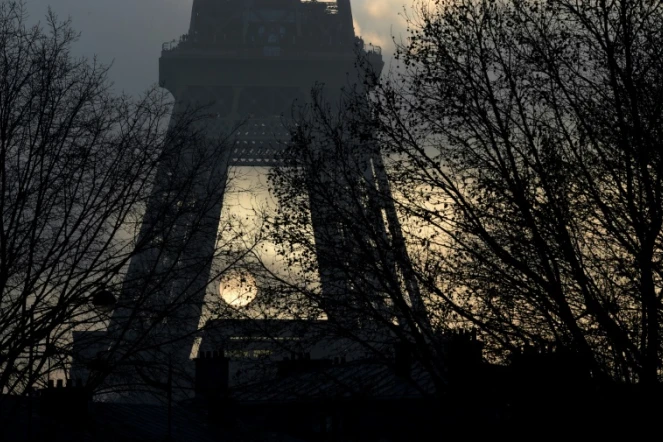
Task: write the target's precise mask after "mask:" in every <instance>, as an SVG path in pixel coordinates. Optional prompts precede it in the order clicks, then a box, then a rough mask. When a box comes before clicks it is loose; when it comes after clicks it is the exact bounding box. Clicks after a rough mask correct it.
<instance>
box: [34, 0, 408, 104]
mask: <svg viewBox="0 0 663 442" xmlns="http://www.w3.org/2000/svg"><path fill="white" fill-rule="evenodd" d="M192 1H193V0H26V3H27V7H28V12H29V14H30V19H31V21H37V20H43V17H44V15H45V14H46V11H47V8H48V6H49V5H50V6H51V7H52V9H53V11H54V12H56V13H57V14H58V15H59V16H60V18H63V19H64V18H67V17H69V16H70V17H71V18H72V20H73V25H74V28H75V29H76V30H78V31H80V32H81V33H82V36H81V40H80V42H79V44H78V45H77V48H76V49H77V52H78V53H79V54H83V55H86V56H92V55H95V54H96V55H97V56H98V57H99V59H100V60H101V61H102V62H104V63H110V62H111V61H112V62H113V68H112V70H111V72H110V76H111V79H112V80H113V81H114V82H115V84H116V86H117V87H118V88H119V89H120V90H124V91H126V92H128V93H132V94H135V93H139V92H140V91H143V90H145V89H147V88H148V87H149V86H150V85H152V84H154V83H156V82H157V81H158V59H159V54H160V51H161V44H162V43H163V42H165V41H169V40H173V39H175V38H178V37H179V36H180V35H182V34H185V33H186V32H187V31H188V27H189V19H190V15H191V3H192ZM412 1H413V0H353V2H352V6H353V12H354V16H355V31H356V32H357V33H358V34H360V35H362V36H363V37H364V40H366V42H367V43H373V44H376V45H379V46H382V47H383V49H384V50H385V52H386V53H387V55H388V54H389V52H391V48H392V46H393V44H392V43H391V37H390V35H392V34H394V35H402V34H403V31H404V29H405V26H404V22H403V18H402V11H403V5H404V4H405V3H408V4H411V3H412Z"/></svg>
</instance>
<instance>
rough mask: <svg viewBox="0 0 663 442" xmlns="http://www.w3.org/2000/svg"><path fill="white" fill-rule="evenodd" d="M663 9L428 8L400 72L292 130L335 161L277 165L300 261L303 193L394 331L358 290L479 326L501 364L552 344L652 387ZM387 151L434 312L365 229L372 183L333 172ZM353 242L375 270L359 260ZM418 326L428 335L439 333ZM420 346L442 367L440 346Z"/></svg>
mask: <svg viewBox="0 0 663 442" xmlns="http://www.w3.org/2000/svg"><path fill="white" fill-rule="evenodd" d="M662 18H663V10H662V9H661V5H660V4H659V3H658V2H637V1H631V0H623V1H615V2H602V1H595V2H594V1H589V2H568V1H565V0H553V1H548V2H545V3H541V2H538V1H521V0H518V1H474V0H467V1H450V2H443V1H440V2H435V3H434V4H432V5H431V4H429V3H428V2H421V3H418V4H417V6H416V7H415V9H414V12H413V13H412V14H411V15H410V16H409V17H408V20H409V25H410V27H409V29H410V31H409V32H410V34H409V38H408V40H407V41H406V42H405V43H402V44H399V45H398V50H397V56H396V58H397V60H399V61H400V62H401V66H400V67H399V69H397V70H395V71H394V72H392V73H391V75H389V76H387V77H386V78H384V79H382V81H378V79H377V78H375V76H373V78H371V76H370V72H369V77H368V78H369V81H370V82H372V83H374V84H376V88H375V89H374V92H373V93H372V94H370V96H368V97H366V94H360V95H361V96H359V97H357V99H356V100H354V105H350V109H351V111H350V112H347V113H344V114H343V115H340V116H335V115H333V113H330V112H329V111H328V108H326V107H325V105H324V104H323V105H319V106H314V108H313V112H312V115H313V116H309V117H307V118H308V119H304V120H301V119H300V120H301V122H300V124H299V127H295V128H294V134H295V140H294V141H295V143H294V145H295V147H293V149H294V151H295V154H296V155H293V158H300V160H298V161H300V163H299V164H300V165H301V164H302V163H306V162H308V163H315V161H317V160H316V158H317V157H316V155H317V156H318V157H319V152H320V151H321V149H320V146H321V144H323V145H324V149H326V150H327V153H326V154H325V155H327V160H326V163H324V164H323V162H319V163H318V164H320V167H318V168H317V169H315V168H314V169H313V170H316V173H314V174H308V175H305V174H303V173H302V172H301V170H305V168H302V167H299V168H297V167H294V168H288V167H283V168H281V169H277V170H276V172H275V183H277V184H278V187H280V188H281V189H289V190H284V191H282V193H281V195H280V201H281V202H282V203H283V204H285V205H286V206H288V205H289V209H288V210H285V211H283V212H281V213H280V214H279V216H278V217H277V223H276V224H275V226H276V227H277V228H278V229H277V232H278V237H279V240H280V241H281V243H282V244H286V245H288V246H289V247H295V248H296V247H299V248H302V249H303V250H305V251H307V252H308V254H305V255H304V257H303V264H302V265H300V266H299V267H300V268H303V269H305V270H306V271H310V272H314V271H315V270H316V268H315V265H314V264H312V263H314V257H313V252H314V251H315V242H314V239H313V238H311V236H310V235H307V227H306V226H308V225H309V224H310V221H309V220H308V219H307V216H306V210H307V209H308V206H307V204H308V203H307V202H306V201H307V200H306V196H304V195H301V189H303V188H306V189H308V191H309V193H311V194H312V196H311V198H326V202H327V204H328V205H329V207H331V209H330V211H331V212H333V213H334V215H335V216H337V220H336V222H337V223H339V224H340V225H343V226H344V232H345V234H346V236H349V237H352V238H354V239H353V240H352V241H351V242H349V243H347V247H345V248H341V249H339V250H338V256H337V260H336V262H337V264H338V267H339V268H340V269H344V272H345V276H347V277H349V278H350V280H352V281H356V284H355V287H357V291H356V293H355V292H353V293H352V296H351V297H350V299H351V302H350V303H349V305H352V306H357V307H358V308H359V309H360V312H361V313H360V314H361V315H362V316H363V317H365V318H372V320H375V321H378V322H381V323H384V324H387V322H388V321H385V320H384V319H385V316H384V315H383V314H382V312H381V311H380V310H379V309H375V308H374V304H370V303H366V302H364V301H363V300H361V297H362V296H364V297H365V296H368V294H369V293H376V292H377V293H379V294H381V295H380V296H381V297H383V298H385V299H388V300H389V302H387V303H386V305H389V306H390V307H391V308H392V310H390V313H389V315H387V317H395V318H396V321H395V323H399V324H403V323H407V319H408V318H409V317H411V318H419V320H418V321H416V323H417V324H425V322H429V323H431V324H433V329H435V327H437V326H440V327H442V328H444V327H447V326H463V325H465V326H474V327H478V328H479V329H480V330H481V331H482V333H483V339H484V341H485V342H486V345H487V350H488V352H489V353H488V354H489V355H490V356H491V357H493V358H494V360H502V361H504V360H505V358H506V357H507V356H508V354H509V353H511V352H513V351H515V350H517V349H519V348H521V347H522V346H526V345H536V346H539V345H541V346H545V345H559V346H564V347H566V348H570V349H572V350H573V351H574V352H576V354H577V355H578V359H576V362H577V361H580V363H581V365H582V367H584V369H585V370H586V371H587V372H588V373H591V374H592V375H593V376H595V377H596V378H601V379H616V380H621V381H626V382H639V383H642V384H645V385H652V384H655V383H657V382H658V377H659V369H660V352H661V340H660V337H661V336H660V335H661V329H660V321H661V316H660V315H661V312H660V310H661V267H660V255H661V226H662V222H663V210H662V207H663V206H662V203H663V202H662V201H661V189H662V182H661V180H662V179H663V176H662V173H663V169H662V168H663V161H662V158H661V148H660V145H661V133H660V127H661V124H660V123H661V110H662V107H661V94H662V93H663V78H662V77H661V72H663V70H662V69H661V68H662V67H663V66H662V63H663V58H662V54H661V51H660V48H661V43H663V42H662V40H661V38H662V37H663V35H662V34H661V28H660V22H661V19H662ZM350 100H352V99H350ZM364 103H367V104H364ZM309 115H311V114H309ZM348 134H349V135H348ZM357 140H359V141H360V142H357ZM352 146H355V147H352ZM378 147H379V149H380V150H381V152H382V154H383V158H384V167H385V170H387V171H388V174H389V178H390V179H389V182H388V183H385V185H386V184H389V186H390V189H391V193H393V199H394V202H395V204H396V205H397V206H398V208H399V212H400V219H401V223H402V225H403V228H404V231H405V238H404V241H406V242H407V244H408V248H409V251H410V256H411V259H412V272H413V274H414V275H416V280H417V282H418V284H419V287H420V290H421V297H422V299H423V303H424V304H425V306H426V321H424V322H422V321H421V320H420V318H421V315H420V314H418V313H417V312H416V310H415V309H414V308H413V307H412V306H413V304H412V302H411V300H409V298H408V296H406V293H405V292H403V291H402V290H399V287H400V286H399V284H397V283H396V281H397V280H398V277H397V274H390V270H391V269H392V267H390V265H388V263H390V262H392V260H393V257H390V255H392V256H393V254H394V251H395V250H397V246H398V242H399V241H401V239H400V238H397V237H393V236H391V237H389V236H387V237H384V235H382V234H381V233H380V232H373V231H371V227H370V226H371V225H372V224H371V222H370V220H371V217H373V216H375V214H374V212H372V211H371V210H372V209H371V207H370V204H369V202H368V199H367V198H366V192H365V189H364V191H362V185H361V179H354V181H355V183H352V180H342V182H343V183H344V184H343V186H339V187H334V186H333V185H331V186H330V185H329V182H328V181H325V179H324V176H325V173H327V175H329V174H331V175H333V176H344V175H343V174H344V173H345V172H346V171H354V172H352V173H355V175H354V176H355V177H357V176H360V175H357V174H356V171H357V170H363V169H362V165H361V164H359V163H357V162H356V161H348V158H349V157H348V156H347V155H344V154H343V152H344V151H347V150H348V149H356V150H358V151H359V152H358V154H356V155H354V156H351V157H352V158H361V155H362V152H363V151H365V150H366V149H375V148H378ZM324 149H323V150H324ZM362 149H363V151H362ZM329 158H333V160H331V162H330V161H329ZM286 164H287V163H286ZM291 164H292V163H291ZM294 165H297V163H294ZM305 165H306V166H307V167H308V166H309V165H310V164H305ZM348 183H350V184H348ZM334 192H336V193H334ZM391 193H390V192H383V193H382V194H381V197H383V198H388V197H390V194H391ZM341 201H342V202H343V204H339V202H341ZM348 201H349V202H348ZM348 207H354V209H353V210H350V211H348V210H346V209H347V208H348ZM286 226H287V227H286ZM352 254H360V255H361V256H360V258H358V259H357V260H354V261H352V262H353V263H358V262H361V263H363V265H362V266H356V265H351V266H349V265H348V263H349V262H350V261H349V260H348V259H346V258H347V257H348V256H351V255H352ZM371 275H375V276H371ZM374 281H377V282H378V284H379V285H378V286H376V285H375V282H374ZM298 287H300V288H301V287H303V285H302V284H299V285H298ZM307 293H308V292H307ZM309 295H310V296H308V297H309V298H310V299H316V295H315V294H314V293H309ZM357 297H359V300H358V298H357ZM392 329H394V330H400V331H402V330H406V331H407V330H409V331H408V333H412V331H411V330H412V329H411V328H410V329H408V328H407V327H405V328H403V327H398V326H397V327H396V328H393V327H392ZM416 330H421V331H417V332H416V333H421V334H422V337H424V339H421V340H415V341H416V342H430V341H427V339H426V338H425V335H426V333H427V332H426V331H425V330H426V328H425V327H419V328H417V329H416ZM397 333H398V331H397ZM401 333H402V332H401ZM416 333H415V334H416ZM430 335H431V336H434V335H435V333H434V332H433V333H430ZM417 348H418V352H419V354H420V356H421V357H422V359H423V360H429V361H431V366H434V365H435V364H436V363H437V362H439V361H442V360H443V359H444V358H443V357H441V358H429V357H428V356H432V354H431V353H428V354H427V353H426V351H427V350H425V347H422V346H418V347H417ZM436 370H439V369H436Z"/></svg>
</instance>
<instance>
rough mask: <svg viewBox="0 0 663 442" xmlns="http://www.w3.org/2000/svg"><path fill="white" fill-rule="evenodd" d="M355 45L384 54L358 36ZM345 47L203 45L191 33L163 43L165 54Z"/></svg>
mask: <svg viewBox="0 0 663 442" xmlns="http://www.w3.org/2000/svg"><path fill="white" fill-rule="evenodd" d="M355 45H356V46H357V47H358V48H359V49H360V50H364V51H365V52H366V53H368V54H374V55H380V56H381V55H382V48H381V47H380V46H376V45H372V44H370V43H369V44H365V43H364V40H362V39H361V38H359V37H356V40H355ZM344 49H345V48H343V47H339V46H337V45H334V44H333V42H330V44H320V45H318V46H312V45H297V44H293V45H287V46H280V45H250V46H243V47H239V48H238V47H230V46H228V45H221V44H207V45H202V44H199V43H197V42H195V41H192V40H190V39H189V35H188V34H185V35H182V36H181V37H180V39H179V41H178V40H171V41H167V42H165V43H163V45H162V46H161V51H162V53H163V54H167V53H178V52H179V53H188V54H195V53H199V54H210V53H216V54H219V55H237V54H244V55H247V56H259V55H264V56H267V57H268V56H272V57H278V56H281V55H310V54H313V53H317V52H323V53H332V52H346V51H345V50H344Z"/></svg>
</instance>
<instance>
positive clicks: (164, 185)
mask: <svg viewBox="0 0 663 442" xmlns="http://www.w3.org/2000/svg"><path fill="white" fill-rule="evenodd" d="M358 51H360V52H361V53H362V54H363V56H365V57H366V59H368V60H369V62H370V64H371V65H372V66H373V69H374V70H375V72H377V73H379V72H380V71H381V70H382V68H383V66H384V64H383V61H382V55H381V53H380V50H379V48H365V47H364V45H363V41H362V40H361V39H359V38H358V37H356V36H355V34H354V28H353V18H352V11H351V5H350V0H338V1H336V2H317V1H303V0H194V3H193V10H192V17H191V24H190V29H189V33H188V34H186V35H184V36H182V37H181V38H180V39H179V40H178V41H173V42H169V43H165V44H164V46H163V50H162V54H161V58H160V60H159V75H160V77H159V81H160V84H161V86H162V87H164V88H166V89H167V90H168V91H170V92H171V93H172V95H173V96H174V98H175V103H176V104H175V109H176V111H177V110H178V109H179V110H182V109H186V108H190V107H197V106H207V108H206V112H209V113H211V114H212V115H214V116H215V118H213V119H207V120H204V121H205V122H204V127H202V128H201V129H202V130H201V132H202V133H204V134H205V136H206V137H208V138H210V139H213V138H218V137H222V136H223V135H224V134H228V133H230V132H232V131H233V130H234V129H235V128H236V127H238V126H239V130H238V132H237V133H236V137H235V138H234V139H233V143H232V144H229V145H226V147H225V148H224V149H222V151H221V152H216V153H214V154H211V153H208V154H209V155H202V157H204V158H205V164H206V165H209V164H210V162H213V165H212V167H209V168H207V169H206V170H205V171H203V172H201V173H199V174H198V175H197V179H196V182H193V183H187V185H189V186H192V188H194V193H193V197H192V198H189V200H187V201H179V200H177V198H176V197H174V196H173V193H174V192H175V193H176V190H177V185H181V184H182V183H179V184H178V183H177V180H175V184H173V179H172V178H173V176H174V174H177V173H178V170H181V169H182V168H186V167H194V166H192V164H194V163H195V161H193V160H192V158H193V157H194V156H195V155H194V152H193V150H191V149H189V150H187V149H188V148H187V147H186V146H185V147H184V148H183V151H184V154H183V155H176V156H175V158H174V159H173V160H172V161H164V164H163V165H162V166H161V167H160V171H159V174H158V176H157V181H156V185H155V190H154V192H153V196H152V199H151V201H149V203H148V206H147V210H146V215H145V217H144V220H143V225H142V228H141V232H140V235H139V241H141V238H146V237H147V236H149V232H154V231H155V229H156V230H158V225H159V224H160V223H163V221H164V219H165V218H167V217H168V216H169V213H170V212H169V210H170V208H171V206H172V205H173V204H174V201H175V204H176V205H178V206H179V205H183V206H185V207H186V206H187V205H191V206H192V207H198V208H200V207H204V210H203V211H202V213H203V215H202V216H198V217H194V218H191V219H190V220H189V221H188V222H180V223H176V224H177V226H176V227H175V228H170V229H169V231H168V235H169V238H168V241H170V242H171V243H172V242H173V240H175V241H177V240H178V238H179V239H180V240H181V241H183V242H182V244H185V242H184V239H186V240H187V241H186V244H185V245H183V247H182V248H178V247H175V248H174V249H176V252H173V253H174V255H173V256H170V255H169V252H168V251H167V250H166V251H165V252H164V251H163V250H162V249H159V248H155V250H158V251H150V250H151V249H148V250H147V251H146V252H141V253H139V254H137V255H136V256H135V257H134V258H133V260H132V262H131V264H130V268H129V272H128V276H127V282H126V283H125V289H124V291H123V293H122V294H121V297H120V300H119V302H118V306H119V307H118V308H117V309H116V311H115V313H114V314H113V317H112V319H111V322H110V326H109V332H108V337H109V340H110V341H111V342H114V343H117V342H119V341H121V340H123V339H124V340H125V341H127V342H131V336H132V332H128V333H127V332H126V331H123V326H124V324H125V323H126V321H127V318H130V317H132V315H134V316H135V315H136V313H135V312H136V310H137V309H145V306H146V305H147V307H150V306H153V307H154V308H153V309H152V310H154V311H159V309H160V308H163V309H165V310H168V309H169V306H170V305H171V304H173V299H174V298H173V296H177V295H178V294H181V293H186V296H185V297H184V298H182V299H186V302H185V303H182V305H179V306H177V302H175V303H174V305H176V306H177V308H175V309H172V308H171V309H170V310H169V313H168V314H166V315H164V316H163V317H159V318H157V320H158V322H159V324H158V325H156V326H154V325H153V322H150V321H147V322H148V325H147V327H152V328H153V329H154V331H153V332H151V333H153V334H154V335H155V336H156V335H158V336H159V339H160V340H161V341H162V342H168V339H165V340H164V336H165V337H168V336H172V337H173V339H172V344H169V345H173V351H166V352H164V351H163V349H164V346H163V345H161V344H159V346H160V350H161V353H160V354H167V355H168V361H165V360H164V361H161V362H162V364H161V365H162V366H165V365H167V364H170V365H173V364H175V365H179V366H183V365H186V361H188V358H189V355H190V350H191V344H192V342H193V336H195V334H196V330H197V329H198V327H199V320H200V313H201V310H202V306H203V303H204V298H205V293H206V290H205V287H206V285H207V283H208V281H209V273H210V264H211V261H212V255H213V254H214V249H215V245H216V240H217V232H218V226H219V222H220V216H221V209H222V205H223V192H224V191H225V181H226V179H227V175H228V168H229V167H232V166H273V165H275V164H276V162H277V157H278V153H279V151H280V149H281V148H282V146H283V144H281V143H279V141H280V142H287V140H288V137H289V133H288V131H287V130H286V129H285V128H284V125H283V123H284V120H283V118H284V116H287V115H289V113H290V110H291V106H292V104H293V102H294V101H295V100H300V101H301V102H304V101H306V99H307V98H306V97H309V96H310V91H311V88H312V87H313V86H314V85H316V84H320V83H322V84H324V85H325V89H326V90H327V91H332V93H331V94H328V96H327V98H329V99H330V100H331V101H333V100H334V98H335V97H338V96H340V90H341V89H342V88H343V87H345V86H347V85H348V79H349V78H353V73H355V74H356V73H357V68H356V65H355V63H356V60H357V55H358V54H357V52H358ZM354 77H355V78H358V77H357V75H354ZM333 91H337V92H336V93H334V92H333ZM247 117H248V120H247ZM240 123H241V124H240ZM370 155H373V156H372V157H370V158H368V162H369V163H370V167H369V173H370V174H371V176H370V177H369V179H370V180H372V183H373V185H374V186H375V188H376V189H378V188H379V189H380V192H389V190H388V189H389V187H388V181H387V178H386V174H385V173H384V168H383V166H382V159H381V157H380V156H379V153H373V154H370ZM370 155H369V156H370ZM358 173H361V174H366V173H367V172H366V170H364V171H358ZM195 189H198V190H195ZM209 189H213V195H211V196H210V195H209ZM376 194H379V192H376ZM173 198H174V199H173ZM310 207H311V212H312V213H311V218H312V221H313V230H314V235H315V241H316V249H317V251H318V255H319V256H318V260H319V263H318V264H319V265H318V267H319V271H320V281H321V286H322V292H323V295H324V296H327V297H330V298H334V297H340V296H346V294H347V293H348V292H349V290H348V289H347V287H345V286H344V285H343V282H342V281H341V282H339V280H338V273H337V272H336V271H335V270H334V268H333V267H334V265H333V263H332V262H331V260H330V259H325V256H327V255H329V254H330V252H331V251H333V249H334V248H335V247H338V246H339V241H338V240H337V238H336V233H335V232H337V231H338V229H339V228H338V226H335V225H333V223H331V222H330V218H329V217H328V216H327V212H326V207H325V206H324V204H323V203H319V202H316V201H315V199H314V198H312V199H311V205H310ZM374 208H375V210H376V212H375V216H374V218H373V222H374V223H375V226H373V227H374V228H375V229H377V230H379V231H382V232H384V235H385V236H386V235H391V237H396V241H395V243H396V244H397V247H400V249H399V250H397V251H396V253H395V256H396V258H398V256H400V258H402V259H396V258H395V262H401V263H405V265H406V266H407V265H409V264H408V259H407V253H406V251H405V245H404V243H403V241H402V234H401V231H400V226H399V221H398V218H397V216H396V210H395V207H394V205H393V202H391V199H390V198H382V199H381V200H380V201H379V202H377V203H376V204H375V205H374ZM185 219H186V217H185ZM193 224H195V229H194V228H192V225H193ZM330 224H331V225H330ZM192 236H193V237H194V238H192ZM157 239H158V238H157ZM164 240H165V239H164ZM151 241H155V239H154V238H153V239H151ZM173 261H177V263H178V264H177V268H178V269H179V270H180V273H179V275H180V276H178V277H176V278H173V279H172V280H169V281H168V282H167V283H163V284H161V285H159V286H158V287H155V288H154V291H153V294H150V297H149V298H148V300H147V301H142V304H141V306H137V305H136V304H135V300H136V299H138V298H139V296H138V295H137V294H136V293H135V291H134V288H133V287H138V289H136V290H140V291H142V293H144V291H145V290H146V289H145V286H146V285H145V283H144V282H145V280H146V277H147V276H146V275H154V273H155V269H156V268H169V267H168V266H169V265H170V266H172V265H173ZM187 263H191V264H190V265H189V264H187ZM182 269H190V270H189V271H186V270H185V271H182ZM401 272H402V273H403V274H404V275H405V283H406V285H407V286H408V290H409V291H410V293H411V296H412V299H415V300H418V292H417V287H416V282H415V281H414V280H413V279H411V278H408V272H407V269H401ZM148 286H149V285H148ZM140 299H144V298H140ZM175 301H176V298H175ZM332 305H333V304H332ZM148 310H149V309H148ZM333 313H334V312H331V314H333ZM343 314H345V310H343V309H339V311H338V315H343ZM146 317H148V318H149V317H150V314H149V313H148V314H146ZM152 319H154V318H152ZM120 335H121V337H120ZM180 336H189V337H190V339H191V341H187V342H186V343H184V344H183V343H182V341H180V340H178V338H177V337H180ZM156 342H157V341H156V340H155V343H156ZM111 346H112V344H111ZM146 354H152V353H150V352H149V351H148V352H147V353H146ZM159 357H160V356H157V354H156V352H154V353H153V354H152V356H141V358H140V359H141V361H147V362H146V365H150V363H152V362H154V361H151V360H150V359H151V358H154V359H158V358H159ZM166 362H167V364H166ZM164 376H165V375H163V376H161V380H162V381H163V380H164V379H165V378H164Z"/></svg>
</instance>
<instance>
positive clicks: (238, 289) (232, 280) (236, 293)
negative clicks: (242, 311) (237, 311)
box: [219, 270, 258, 307]
mask: <svg viewBox="0 0 663 442" xmlns="http://www.w3.org/2000/svg"><path fill="white" fill-rule="evenodd" d="M219 295H220V296H221V298H222V299H223V300H224V301H225V302H227V303H228V304H230V305H231V306H233V307H244V306H247V305H249V304H250V303H251V301H253V300H254V299H255V298H256V296H258V286H257V285H256V280H255V278H254V277H253V276H252V275H251V274H250V273H248V272H247V271H244V270H233V271H231V272H230V273H228V274H227V275H226V276H224V277H223V278H222V279H221V282H220V284H219Z"/></svg>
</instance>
